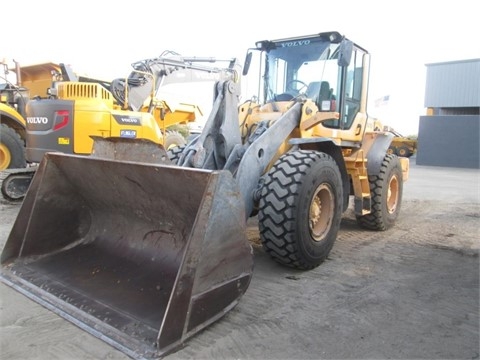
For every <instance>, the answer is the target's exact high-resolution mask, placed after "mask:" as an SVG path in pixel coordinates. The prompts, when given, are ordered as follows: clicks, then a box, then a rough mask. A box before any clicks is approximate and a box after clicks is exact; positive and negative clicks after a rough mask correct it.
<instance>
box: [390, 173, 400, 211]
mask: <svg viewBox="0 0 480 360" xmlns="http://www.w3.org/2000/svg"><path fill="white" fill-rule="evenodd" d="M398 194H399V182H398V178H397V177H396V176H392V178H391V179H390V182H389V183H388V194H387V211H388V212H389V213H390V214H392V213H394V212H395V210H396V209H397V204H398Z"/></svg>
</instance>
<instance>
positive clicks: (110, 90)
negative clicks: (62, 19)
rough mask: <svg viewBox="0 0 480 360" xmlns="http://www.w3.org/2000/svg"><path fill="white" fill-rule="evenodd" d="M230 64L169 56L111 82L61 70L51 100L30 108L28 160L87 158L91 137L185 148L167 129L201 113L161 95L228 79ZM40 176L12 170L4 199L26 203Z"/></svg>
mask: <svg viewBox="0 0 480 360" xmlns="http://www.w3.org/2000/svg"><path fill="white" fill-rule="evenodd" d="M231 61H232V59H225V60H221V59H214V58H188V57H181V56H180V55H179V54H177V53H174V52H171V51H165V52H164V53H162V55H161V56H159V57H157V58H152V59H146V60H141V61H138V62H136V63H134V64H132V67H133V70H132V72H131V73H130V75H129V76H128V77H127V78H118V79H114V80H113V81H112V82H106V81H100V80H96V79H89V78H86V77H78V76H77V75H76V74H74V73H73V71H72V70H71V69H70V68H69V67H67V66H65V65H64V64H60V71H58V72H56V76H55V77H54V80H55V81H54V82H53V84H54V86H53V87H51V88H49V89H48V97H47V98H44V97H35V98H34V99H32V100H31V101H29V102H28V103H27V104H26V109H25V113H26V115H25V118H26V131H25V132H26V134H25V138H26V151H25V152H26V158H27V160H28V161H29V162H30V163H32V164H38V163H39V162H40V161H41V159H42V157H43V155H44V154H45V153H46V152H49V151H60V152H63V153H68V154H80V155H89V154H91V152H92V148H93V138H92V136H93V137H94V136H100V137H121V138H136V139H148V140H151V141H153V142H155V143H158V144H162V145H164V146H165V148H167V149H168V148H170V147H172V146H178V145H184V144H185V143H186V138H185V137H184V136H182V135H181V134H180V133H179V132H178V131H172V130H170V129H169V128H171V127H172V126H173V125H179V124H185V125H186V124H187V123H190V122H193V121H195V120H196V119H197V117H198V116H201V115H202V110H201V109H200V107H199V106H198V105H197V104H191V103H189V102H186V101H184V100H182V99H178V98H177V99H175V98H174V97H173V96H170V98H169V100H168V101H167V100H166V99H165V98H164V97H159V96H158V95H159V94H158V92H159V91H160V90H163V89H164V88H165V87H167V86H168V85H172V84H175V85H178V84H180V83H185V82H189V83H192V82H206V81H211V82H214V81H215V80H218V79H222V78H227V77H229V76H230V72H231V69H230V68H229V66H230V65H231V64H230V63H231ZM205 63H216V64H215V65H216V67H214V66H209V67H205V66H204V65H203V64H205ZM225 63H226V64H227V65H226V66H225V67H224V68H222V67H219V64H225ZM59 80H62V81H59ZM45 88H47V87H45ZM163 95H164V96H166V95H165V94H163ZM36 170H37V167H36V166H31V167H29V168H27V169H13V170H9V171H8V175H7V176H6V177H5V179H4V180H3V183H2V186H1V192H2V195H3V197H4V198H6V199H7V200H10V201H20V200H22V199H23V197H24V195H25V193H26V191H27V190H28V187H29V184H30V182H31V179H32V177H33V175H34V173H35V171H36Z"/></svg>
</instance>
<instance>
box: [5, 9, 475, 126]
mask: <svg viewBox="0 0 480 360" xmlns="http://www.w3.org/2000/svg"><path fill="white" fill-rule="evenodd" d="M21 4H22V9H13V11H12V14H11V15H8V14H5V13H3V10H2V13H3V14H2V15H3V16H2V28H3V29H4V33H3V35H4V36H2V41H1V42H0V59H6V60H7V61H9V62H10V61H12V64H13V59H14V60H16V61H18V62H19V63H20V65H22V64H23V65H30V64H35V63H40V62H44V61H52V62H63V63H66V64H70V65H71V66H72V68H73V70H74V71H75V72H77V73H79V74H83V75H89V76H91V77H96V78H102V79H105V80H111V79H114V78H117V77H125V76H127V75H128V74H129V73H130V70H131V64H132V63H133V62H135V61H137V60H141V59H146V58H151V57H157V56H159V55H160V54H161V53H162V52H163V51H164V50H171V51H175V52H177V53H179V54H181V55H184V56H205V57H207V56H208V57H217V58H231V57H237V58H238V59H239V60H240V62H241V63H243V60H244V58H245V54H246V51H247V49H248V48H250V47H254V45H255V42H256V41H258V40H266V39H269V40H273V39H280V38H286V37H293V36H301V35H310V34H315V33H319V32H324V31H338V32H340V33H341V34H343V35H345V36H346V37H347V38H349V39H350V40H352V41H354V42H355V43H357V44H358V45H360V46H362V47H363V48H365V49H366V50H368V51H369V52H370V54H371V69H370V86H369V108H368V113H369V115H371V116H374V117H378V118H380V120H381V121H382V122H383V123H384V124H385V125H389V126H392V127H393V128H394V129H396V130H397V131H399V132H400V133H402V134H403V135H413V134H417V133H418V123H419V116H421V115H424V114H425V108H424V96H425V77H426V64H430V63H438V62H447V61H457V60H468V59H478V58H480V41H478V34H479V32H478V20H479V13H478V11H477V10H476V8H477V4H476V1H472V0H455V1H438V2H431V1H422V0H416V1H412V0H404V1H398V0H392V1H385V0H383V1H380V0H336V1H322V0H303V1H297V2H281V1H278V0H263V1H258V0H256V1H253V0H243V1H237V2H230V1H221V0H202V1H199V0H183V1H177V2H172V1H168V2H167V1H162V0H143V1H138V0H137V1H133V0H124V1H122V2H117V1H115V2H114V1H108V0H104V1H99V0H96V1H94V0H81V1H80V0H69V1H68V7H67V6H66V2H65V1H64V0H42V1H38V0H24V1H22V2H21ZM18 11H20V13H21V16H18ZM251 95H253V94H245V95H242V96H245V97H247V98H249V97H251ZM383 96H389V101H388V102H387V103H385V104H384V105H383V106H380V107H378V106H375V100H376V99H379V98H381V97H383Z"/></svg>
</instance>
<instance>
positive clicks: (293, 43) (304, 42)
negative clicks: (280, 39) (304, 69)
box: [281, 40, 310, 47]
mask: <svg viewBox="0 0 480 360" xmlns="http://www.w3.org/2000/svg"><path fill="white" fill-rule="evenodd" d="M309 44H310V40H298V41H289V42H284V43H281V45H282V47H294V46H303V45H309Z"/></svg>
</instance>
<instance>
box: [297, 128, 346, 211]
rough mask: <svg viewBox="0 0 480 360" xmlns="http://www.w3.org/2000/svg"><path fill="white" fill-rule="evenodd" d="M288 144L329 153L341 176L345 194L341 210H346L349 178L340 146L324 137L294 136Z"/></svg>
mask: <svg viewBox="0 0 480 360" xmlns="http://www.w3.org/2000/svg"><path fill="white" fill-rule="evenodd" d="M289 144H290V145H293V146H299V147H300V148H305V149H307V148H308V149H312V146H313V147H314V149H315V150H318V151H322V152H324V153H326V154H328V155H330V156H331V157H332V158H333V159H334V160H335V161H336V163H337V165H338V168H339V170H340V174H341V176H342V183H343V194H345V195H344V196H343V211H345V210H347V208H348V201H349V196H348V194H350V179H349V176H348V173H347V167H346V166H345V161H344V159H343V155H342V150H341V148H340V147H339V146H338V145H337V144H335V143H334V142H333V141H332V139H330V138H326V137H316V138H294V139H290V140H289ZM302 145H308V146H302Z"/></svg>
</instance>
